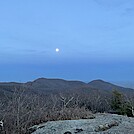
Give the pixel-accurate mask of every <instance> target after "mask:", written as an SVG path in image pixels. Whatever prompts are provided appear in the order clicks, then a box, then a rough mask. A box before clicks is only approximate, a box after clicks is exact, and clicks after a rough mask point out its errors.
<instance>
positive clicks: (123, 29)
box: [0, 0, 134, 82]
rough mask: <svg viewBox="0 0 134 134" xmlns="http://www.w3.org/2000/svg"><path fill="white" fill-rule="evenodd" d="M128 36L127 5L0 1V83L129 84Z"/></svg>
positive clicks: (126, 1)
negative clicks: (47, 80)
mask: <svg viewBox="0 0 134 134" xmlns="http://www.w3.org/2000/svg"><path fill="white" fill-rule="evenodd" d="M133 35H134V1H133V0H118V1H117V0H109V1H108V0H22V1H21V0H19V1H18V0H12V1H11V0H4V1H0V81H17V82H26V81H29V80H34V79H36V78H39V77H45V78H63V79H67V80H82V81H85V82H88V81H91V80H94V79H103V80H106V81H134V79H133V78H134V60H133V59H134V37H133ZM56 48H59V52H56V51H55V50H56Z"/></svg>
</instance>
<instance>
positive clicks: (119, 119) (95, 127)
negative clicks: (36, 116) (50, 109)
mask: <svg viewBox="0 0 134 134" xmlns="http://www.w3.org/2000/svg"><path fill="white" fill-rule="evenodd" d="M31 129H34V130H36V131H34V132H33V133H32V134H134V118H131V117H126V116H121V115H115V114H95V118H93V119H80V120H64V121H50V122H47V123H44V124H40V125H36V126H33V127H32V128H31Z"/></svg>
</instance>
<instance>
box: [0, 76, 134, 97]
mask: <svg viewBox="0 0 134 134" xmlns="http://www.w3.org/2000/svg"><path fill="white" fill-rule="evenodd" d="M18 88H20V89H25V90H26V91H28V92H33V93H46V92H64V91H68V92H69V91H70V92H71V91H75V92H77V91H84V90H86V92H91V91H99V92H101V93H102V92H103V93H104V92H111V91H112V90H118V91H120V92H123V93H127V94H134V90H133V89H131V88H125V87H121V86H118V85H114V84H112V83H109V82H106V81H103V80H93V81H91V82H89V83H85V82H82V81H68V80H63V79H47V78H38V79H36V80H34V81H29V82H26V83H17V82H1V83H0V94H1V96H2V95H3V94H4V93H8V94H9V93H12V92H14V90H15V89H18Z"/></svg>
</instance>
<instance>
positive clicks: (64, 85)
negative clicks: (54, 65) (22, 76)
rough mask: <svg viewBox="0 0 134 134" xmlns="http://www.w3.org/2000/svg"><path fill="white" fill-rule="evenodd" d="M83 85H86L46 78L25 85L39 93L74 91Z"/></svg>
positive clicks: (79, 82) (78, 82)
mask: <svg viewBox="0 0 134 134" xmlns="http://www.w3.org/2000/svg"><path fill="white" fill-rule="evenodd" d="M84 85H86V83H84V82H81V81H67V80H63V79H46V78H39V79H36V80H34V81H32V82H27V83H25V86H26V87H28V88H30V89H36V90H40V91H46V90H66V89H74V88H78V87H81V86H84Z"/></svg>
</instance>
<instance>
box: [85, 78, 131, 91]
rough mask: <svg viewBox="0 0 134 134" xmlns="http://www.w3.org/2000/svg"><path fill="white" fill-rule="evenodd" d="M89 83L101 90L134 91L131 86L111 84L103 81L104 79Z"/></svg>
mask: <svg viewBox="0 0 134 134" xmlns="http://www.w3.org/2000/svg"><path fill="white" fill-rule="evenodd" d="M88 85H89V86H90V87H92V88H97V89H100V90H118V91H122V92H128V91H130V92H134V90H133V89H131V88H125V87H121V86H117V85H114V84H111V83H109V82H106V81H103V80H93V81H91V82H89V83H88Z"/></svg>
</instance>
